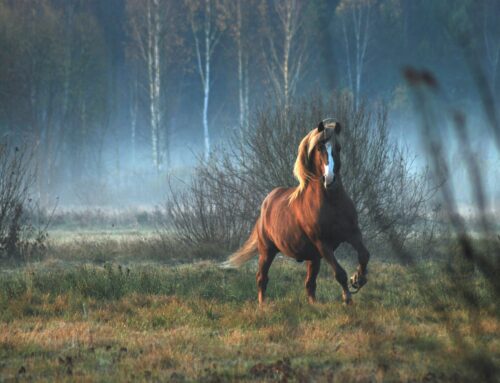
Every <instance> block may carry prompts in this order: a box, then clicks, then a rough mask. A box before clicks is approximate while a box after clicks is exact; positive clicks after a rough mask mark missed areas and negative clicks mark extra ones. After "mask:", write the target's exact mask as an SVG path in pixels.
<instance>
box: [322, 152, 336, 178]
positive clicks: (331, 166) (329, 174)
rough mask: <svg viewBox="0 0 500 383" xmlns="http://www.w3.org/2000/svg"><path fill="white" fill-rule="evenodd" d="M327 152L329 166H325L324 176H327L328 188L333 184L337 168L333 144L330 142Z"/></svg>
mask: <svg viewBox="0 0 500 383" xmlns="http://www.w3.org/2000/svg"><path fill="white" fill-rule="evenodd" d="M326 151H327V153H328V164H326V165H325V170H324V171H323V175H324V176H325V186H328V185H330V184H331V183H332V182H333V177H334V174H333V169H334V167H335V161H334V159H333V156H332V144H331V143H330V142H328V143H327V144H326Z"/></svg>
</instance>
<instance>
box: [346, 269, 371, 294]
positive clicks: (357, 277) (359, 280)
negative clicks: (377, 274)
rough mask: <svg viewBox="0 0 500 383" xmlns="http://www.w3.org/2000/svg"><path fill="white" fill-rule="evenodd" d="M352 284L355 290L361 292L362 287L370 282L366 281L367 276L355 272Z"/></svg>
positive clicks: (351, 280)
mask: <svg viewBox="0 0 500 383" xmlns="http://www.w3.org/2000/svg"><path fill="white" fill-rule="evenodd" d="M350 282H351V286H352V288H353V289H355V290H359V289H360V288H361V287H363V286H364V285H366V282H368V280H367V279H366V276H365V275H364V274H359V273H358V272H355V273H354V274H353V275H352V277H351V279H350Z"/></svg>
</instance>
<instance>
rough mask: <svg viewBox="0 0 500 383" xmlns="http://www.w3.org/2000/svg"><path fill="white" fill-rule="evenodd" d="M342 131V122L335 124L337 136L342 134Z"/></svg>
mask: <svg viewBox="0 0 500 383" xmlns="http://www.w3.org/2000/svg"><path fill="white" fill-rule="evenodd" d="M341 131H342V125H340V122H336V123H335V134H340V132H341Z"/></svg>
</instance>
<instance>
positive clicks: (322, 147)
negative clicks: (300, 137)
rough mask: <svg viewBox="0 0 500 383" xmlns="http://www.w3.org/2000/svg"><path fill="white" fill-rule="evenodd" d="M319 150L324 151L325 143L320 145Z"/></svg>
mask: <svg viewBox="0 0 500 383" xmlns="http://www.w3.org/2000/svg"><path fill="white" fill-rule="evenodd" d="M318 150H319V151H320V152H322V151H324V150H325V145H323V144H320V145H318Z"/></svg>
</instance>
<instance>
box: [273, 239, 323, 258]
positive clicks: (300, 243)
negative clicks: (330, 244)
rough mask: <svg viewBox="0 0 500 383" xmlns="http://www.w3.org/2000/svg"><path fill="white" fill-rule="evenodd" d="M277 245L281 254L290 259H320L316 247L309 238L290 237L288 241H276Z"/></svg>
mask: <svg viewBox="0 0 500 383" xmlns="http://www.w3.org/2000/svg"><path fill="white" fill-rule="evenodd" d="M282 238H286V237H282ZM275 245H276V247H277V248H278V250H279V251H280V253H282V254H284V255H286V256H288V257H290V258H294V259H296V260H297V261H308V260H312V259H315V258H317V257H318V251H317V249H316V247H315V246H314V245H313V244H312V243H311V242H310V241H309V240H308V239H307V237H301V238H293V237H288V240H286V239H283V240H278V241H275Z"/></svg>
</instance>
